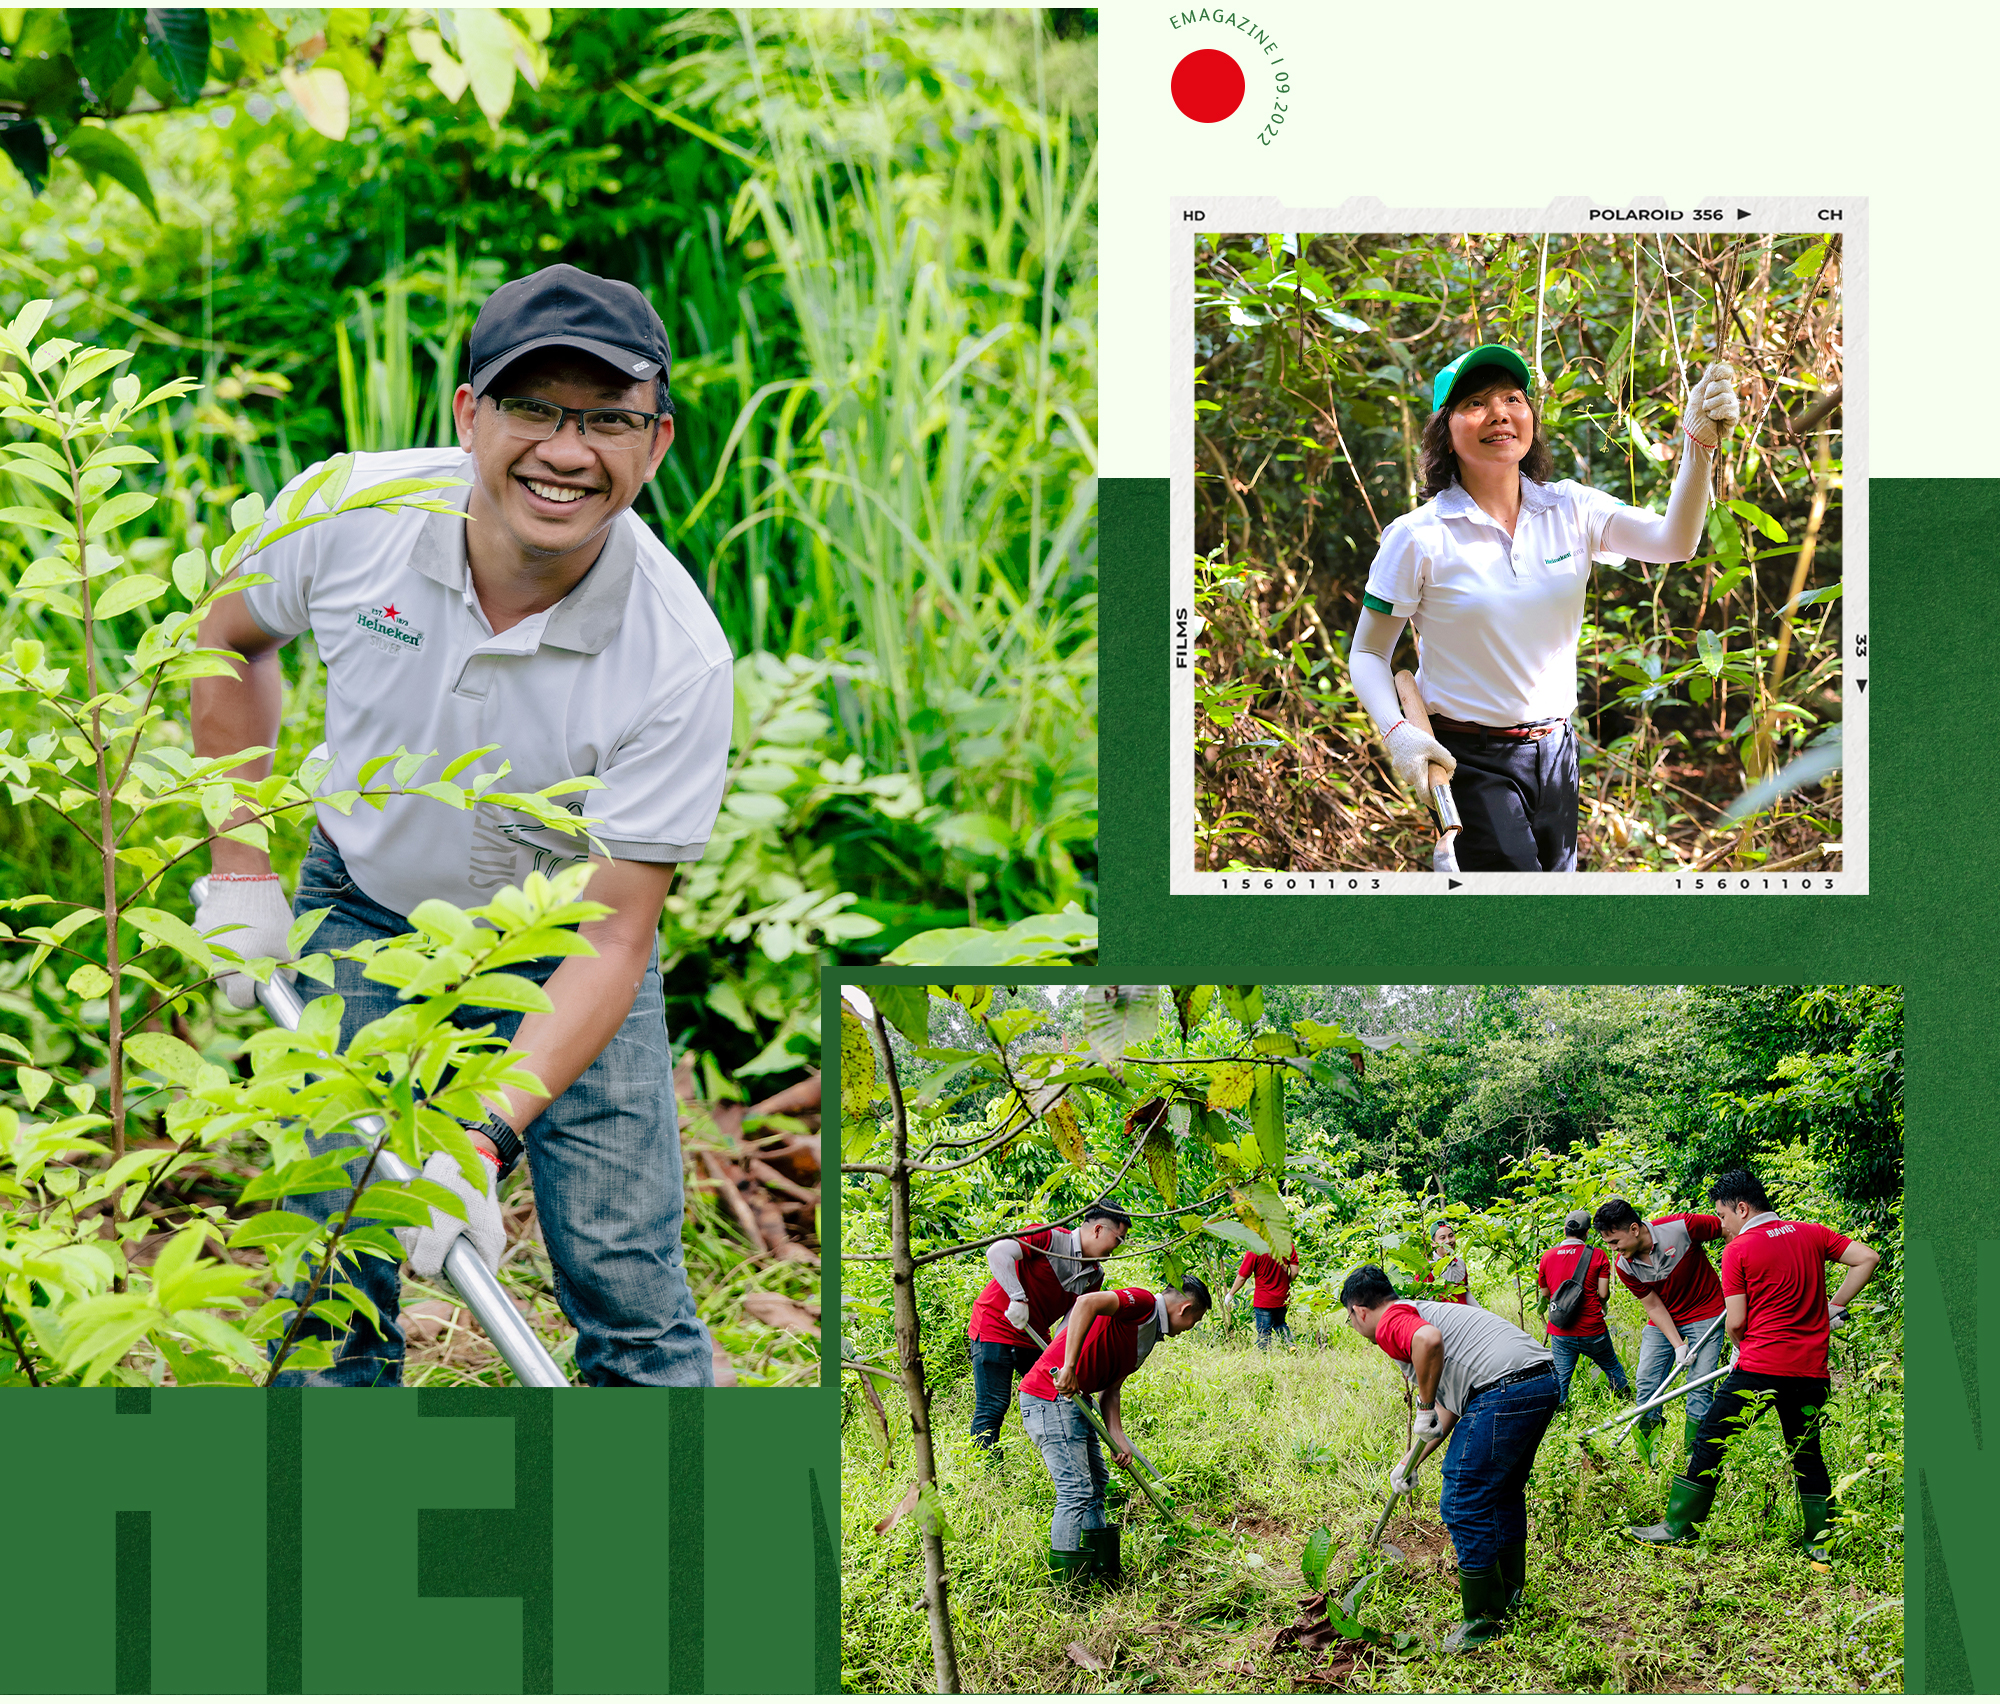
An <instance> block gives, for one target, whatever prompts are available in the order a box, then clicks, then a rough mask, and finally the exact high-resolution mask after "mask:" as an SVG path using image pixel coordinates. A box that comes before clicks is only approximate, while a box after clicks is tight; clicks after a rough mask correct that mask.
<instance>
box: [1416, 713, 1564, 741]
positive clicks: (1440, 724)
mask: <svg viewBox="0 0 2000 1704" xmlns="http://www.w3.org/2000/svg"><path fill="white" fill-rule="evenodd" d="M1431 726H1432V728H1434V729H1435V728H1442V729H1443V730H1444V731H1445V732H1446V733H1448V734H1484V735H1486V736H1487V738H1489V739H1495V740H1539V739H1545V738H1547V737H1548V736H1549V735H1550V734H1552V733H1554V732H1555V731H1556V730H1557V729H1558V728H1566V727H1568V726H1569V718H1568V717H1567V716H1558V717H1557V718H1556V719H1555V720H1554V721H1553V722H1523V723H1521V724H1519V725H1518V726H1516V727H1512V728H1489V727H1486V726H1484V725H1483V724H1481V723H1478V722H1461V721H1460V720H1459V719H1458V718H1457V717H1456V716H1440V715H1439V714H1438V713H1437V712H1436V711H1435V710H1433V711H1432V712H1431Z"/></svg>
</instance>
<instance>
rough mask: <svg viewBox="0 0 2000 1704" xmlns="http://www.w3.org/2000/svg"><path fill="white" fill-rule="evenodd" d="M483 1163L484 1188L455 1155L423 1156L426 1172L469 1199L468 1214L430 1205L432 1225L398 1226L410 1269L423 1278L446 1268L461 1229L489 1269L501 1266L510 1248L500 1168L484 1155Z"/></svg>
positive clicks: (495, 1270)
mask: <svg viewBox="0 0 2000 1704" xmlns="http://www.w3.org/2000/svg"><path fill="white" fill-rule="evenodd" d="M479 1169H480V1170H481V1171H483V1172H484V1173H485V1174H486V1175H485V1177H484V1178H483V1179H482V1180H481V1181H482V1182H484V1184H485V1185H486V1190H485V1193H484V1194H481V1193H480V1192H479V1191H478V1190H476V1189H474V1188H473V1187H472V1185H471V1184H469V1183H467V1182H466V1181H465V1174H464V1173H462V1172H461V1171H460V1170H459V1169H458V1161H456V1160H455V1159H453V1158H452V1157H451V1155H449V1154H447V1153H444V1152H442V1151H440V1152H438V1153H435V1154H433V1155H431V1157H430V1158H429V1159H428V1160H426V1161H425V1162H424V1176H425V1177H427V1178H429V1179H430V1180H431V1182H433V1183H441V1184H443V1185H444V1186H445V1188H447V1189H448V1190H450V1191H451V1192H452V1194H454V1195H456V1196H457V1197H458V1198H459V1199H460V1200H461V1201H463V1202H464V1203H465V1218H464V1219H463V1220H459V1219H454V1218H452V1217H451V1216H450V1215H449V1214H446V1213H440V1212H439V1211H438V1210H437V1209H436V1208H432V1209H431V1222H430V1223H429V1224H428V1225H426V1226H422V1227H419V1226H415V1225H403V1226H398V1227H397V1230H396V1235H397V1237H398V1238H400V1239H401V1241H402V1244H403V1247H404V1248H405V1249H407V1250H408V1251H409V1256H410V1270H411V1271H412V1272H414V1273H415V1274H416V1275H417V1276H418V1277H419V1278H435V1277H436V1276H437V1275H438V1273H439V1272H441V1271H442V1270H443V1269H444V1261H445V1256H446V1255H448V1254H450V1253H451V1245H452V1244H453V1243H454V1242H456V1241H457V1240H458V1237H459V1234H460V1232H463V1233H464V1234H465V1235H466V1236H469V1237H470V1238H471V1239H472V1246H473V1247H474V1248H475V1249H476V1250H477V1251H478V1253H479V1258H480V1259H481V1260H482V1261H484V1262H485V1263H486V1270H487V1271H489V1272H498V1271H499V1270H500V1260H501V1257H502V1256H503V1255H504V1254H505V1253H506V1252H507V1233H506V1231H505V1229H503V1228H502V1226H501V1224H500V1188H499V1185H500V1172H499V1168H498V1167H497V1166H495V1165H494V1164H493V1163H492V1162H491V1161H490V1160H485V1159H483V1158H482V1160H481V1162H480V1168H479Z"/></svg>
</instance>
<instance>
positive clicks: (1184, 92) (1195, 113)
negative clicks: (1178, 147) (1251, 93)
mask: <svg viewBox="0 0 2000 1704" xmlns="http://www.w3.org/2000/svg"><path fill="white" fill-rule="evenodd" d="M1242 104H1243V67H1242V66H1240V65H1238V64H1237V63H1236V61H1235V60H1233V59H1231V58H1230V57H1229V55H1228V54H1226V53H1224V52H1223V51H1222V50H1221V49H1220V48H1214V47H1204V48H1202V49H1200V50H1199V51H1198V52H1195V53H1190V54H1189V55H1188V56H1187V57H1186V58H1185V59H1183V60H1182V61H1181V62H1180V64H1178V65H1176V66H1175V67H1174V105H1175V106H1177V107H1179V108H1180V109H1181V111H1182V112H1184V113H1186V114H1187V116H1188V117H1189V118H1191V119H1193V120H1194V121H1195V123H1197V124H1220V123H1221V122H1222V121H1223V120H1224V119H1225V118H1227V117H1228V116H1229V115H1230V114H1231V113H1232V112H1234V111H1235V110H1236V109H1237V108H1238V107H1240V106H1241V105H1242Z"/></svg>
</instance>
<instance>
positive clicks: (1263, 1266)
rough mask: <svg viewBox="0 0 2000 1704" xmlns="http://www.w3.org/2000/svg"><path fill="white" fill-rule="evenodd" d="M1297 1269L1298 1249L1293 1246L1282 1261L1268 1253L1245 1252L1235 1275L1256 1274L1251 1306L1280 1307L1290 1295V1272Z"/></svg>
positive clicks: (1251, 1294)
mask: <svg viewBox="0 0 2000 1704" xmlns="http://www.w3.org/2000/svg"><path fill="white" fill-rule="evenodd" d="M1298 1269H1299V1251H1298V1249H1297V1247H1296V1246H1295V1247H1294V1248H1293V1249H1292V1252H1291V1253H1290V1254H1289V1255H1288V1256H1287V1257H1286V1258H1285V1259H1284V1261H1283V1262H1279V1261H1278V1260H1276V1259H1274V1258H1273V1257H1272V1256H1270V1255H1268V1254H1246V1255H1245V1256H1244V1257H1243V1260H1242V1264H1241V1265H1239V1266H1238V1267H1237V1268H1236V1276H1237V1277H1239V1278H1247V1277H1249V1276H1250V1275H1251V1273H1253V1272H1254V1273H1255V1274H1256V1275H1257V1282H1256V1285H1255V1286H1254V1287H1253V1288H1252V1290H1251V1292H1250V1305H1251V1306H1252V1307H1258V1308H1281V1307H1283V1306H1284V1305H1285V1303H1286V1301H1287V1299H1288V1298H1289V1297H1290V1296H1291V1293H1292V1274H1293V1273H1295V1272H1297V1271H1298Z"/></svg>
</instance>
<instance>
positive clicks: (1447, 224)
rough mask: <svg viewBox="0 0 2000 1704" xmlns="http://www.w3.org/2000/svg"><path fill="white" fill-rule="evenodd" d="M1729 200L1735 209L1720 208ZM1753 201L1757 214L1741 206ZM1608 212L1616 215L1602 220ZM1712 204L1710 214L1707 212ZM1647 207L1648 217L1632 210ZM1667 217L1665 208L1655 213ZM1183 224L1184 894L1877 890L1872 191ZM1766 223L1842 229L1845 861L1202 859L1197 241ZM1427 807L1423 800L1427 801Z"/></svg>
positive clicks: (1174, 756)
mask: <svg viewBox="0 0 2000 1704" xmlns="http://www.w3.org/2000/svg"><path fill="white" fill-rule="evenodd" d="M1718 208H1719V209H1722V210H1723V219H1722V220H1721V221H1718V220H1717V219H1716V218H1715V217H1714V211H1713V210H1715V209H1718ZM1739 210H1746V211H1747V213H1748V217H1739V216H1738V214H1739ZM1593 211H1595V212H1597V213H1598V214H1600V215H1602V214H1604V213H1606V212H1611V213H1615V214H1617V215H1619V216H1620V217H1618V218H1616V219H1607V218H1604V217H1602V216H1600V217H1598V218H1592V217H1591V215H1592V213H1593ZM1698 212H1700V213H1706V214H1707V215H1708V216H1707V217H1704V218H1701V219H1697V218H1696V217H1695V215H1696V214H1697V213H1698ZM1632 214H1637V215H1639V217H1638V218H1637V219H1633V218H1630V217H1626V216H1627V215H1632ZM1655 215H1657V217H1655ZM1167 218H1168V222H1169V229H1170V231H1171V233H1172V237H1171V243H1170V251H1171V255H1172V261H1171V266H1172V273H1171V277H1170V279H1169V305H1168V311H1169V315H1170V324H1171V333H1170V339H1169V342H1170V348H1169V351H1168V368H1169V385H1170V391H1169V396H1170V402H1171V406H1170V414H1171V427H1170V439H1169V445H1170V452H1171V463H1170V466H1171V486H1172V504H1173V510H1172V524H1171V529H1170V534H1169V536H1170V538H1171V542H1172V552H1173V562H1172V567H1171V574H1170V579H1169V586H1170V594H1169V610H1170V620H1169V631H1168V652H1167V657H1166V667H1167V669H1168V677H1169V680H1170V682H1171V692H1170V695H1169V700H1168V702H1169V722H1170V730H1169V741H1168V751H1169V760H1170V763H1171V766H1172V768H1171V783H1170V789H1169V818H1168V821H1169V830H1168V832H1169V835H1170V841H1171V844H1170V879H1169V888H1168V891H1169V892H1171V893H1174V894H1219V893H1232V894H1240V893H1283V894H1292V895H1298V896H1305V895H1331V894H1343V895H1349V896H1353V897H1359V896H1361V895H1364V894H1386V893H1397V894H1423V893H1434V894H1437V895H1439V896H1441V897H1442V896H1445V895H1447V894H1449V895H1451V896H1453V897H1457V896H1459V895H1462V894H1510V895H1522V894H1537V895H1539V894H1578V895H1580V894H1590V895H1602V894H1661V895H1681V896H1686V897H1689V898H1693V897H1696V896H1700V897H1712V896H1714V895H1716V894H1723V893H1726V894H1729V895H1731V896H1743V895H1750V894H1764V895H1770V896H1774V897H1776V896H1791V895H1824V894H1835V895H1850V894H1865V893H1867V892H1868V701H1867V683H1868V680H1869V670H1870V663H1871V659H1869V657H1868V656H1867V645H1866V640H1867V634H1868V630H1869V629H1868V203H1867V200H1866V198H1865V197H1858V196H1825V197H1817V198H1815V197H1811V196H1780V197H1772V196H1740V197H1739V196H1726V195H1725V196H1704V197H1701V198H1698V199H1684V200H1670V199H1665V198H1662V197H1659V196H1642V197H1637V198H1628V199H1625V200H1617V201H1614V200H1610V199H1607V198H1603V197H1597V198H1591V197H1584V196H1571V197H1565V198H1562V199H1558V200H1555V201H1552V202H1550V203H1549V204H1548V205H1547V206H1546V207H1542V208H1495V207H1479V208H1467V207H1455V208H1406V207H1387V206H1385V205H1384V204H1383V203H1382V202H1380V201H1378V200H1376V199H1374V198H1373V197H1368V196H1362V197H1355V198H1352V199H1350V200H1348V201H1345V202H1343V203H1341V204H1340V205H1339V206H1336V207H1321V208H1310V207H1293V206H1289V205H1287V204H1286V203H1285V202H1284V201H1282V200H1280V199H1278V198H1276V197H1273V196H1185V197H1175V198H1173V199H1171V200H1170V201H1169V203H1168V212H1167ZM1718 230H1726V231H1729V232H1730V233H1731V234H1738V233H1741V234H1748V235H1755V236H1802V235H1808V234H1825V233H1827V232H1829V231H1831V232H1836V233H1838V234H1839V235H1840V237H1841V239H1842V242H1841V255H1842V261H1841V350H1842V372H1841V378H1842V383H1843V387H1844V391H1843V398H1842V409H1843V421H1842V426H1843V432H1842V444H1841V448H1842V461H1841V505H1842V514H1841V560H1842V574H1841V583H1842V587H1843V590H1842V595H1841V609H1840V634H1841V652H1840V654H1841V740H1842V753H1841V761H1842V770H1843V776H1842V799H1843V802H1842V821H1841V847H1842V852H1841V865H1842V868H1841V869H1840V870H1838V871H1835V872H1834V873H1832V874H1831V875H1821V874H1811V875H1800V874H1797V873H1795V872H1791V871H1785V872H1782V873H1779V874H1772V875H1765V874H1762V873H1760V872H1755V871H1742V872H1739V871H1729V872H1726V873H1717V872H1707V871H1705V872H1702V873H1700V874H1695V873H1692V872H1682V873H1679V874H1676V873H1674V872H1672V871H1667V872H1662V873H1657V874H1649V873H1645V872H1631V873H1611V872H1596V871H1582V872H1579V873H1576V874H1573V875H1557V874H1549V873H1543V872H1539V871H1480V872H1473V873H1469V874H1462V875H1459V876H1453V877H1446V876H1443V875H1438V874H1435V873H1433V872H1431V871H1428V870H1423V871H1417V870H1407V871H1404V870H1379V871H1349V870H1337V871H1325V870H1319V871H1296V870H1278V871H1262V870H1260V871H1254V872H1232V873H1228V874H1223V873H1220V872H1213V871H1204V870H1198V869H1196V867H1195V818H1194V804H1195V799H1194V795H1195V785H1194V723H1195V693H1194V666H1193V658H1192V652H1193V648H1194V645H1195V643H1196V634H1195V630H1194V628H1193V611H1194V555H1195V537H1194V403H1195V395H1194V365H1195V362H1194V288H1195V284H1194V239H1195V237H1196V235H1197V234H1201V235H1211V234H1213V233H1215V232H1218V231H1229V232H1253V233H1254V232H1268V231H1299V232H1313V233H1315V234H1318V233H1323V232H1338V233H1343V234H1347V233H1352V234H1387V235H1410V236H1425V235H1435V236H1447V235H1456V234H1462V233H1473V234H1484V233H1488V232H1495V231H1506V232H1510V233H1524V234H1533V233H1537V232H1547V233H1549V234H1550V235H1568V234H1574V233H1586V232H1587V233H1590V234H1593V235H1615V234H1619V233H1621V232H1625V233H1630V232H1635V231H1649V232H1650V231H1688V232H1707V233H1713V232H1715V231H1718ZM1413 809H1414V807H1413Z"/></svg>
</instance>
